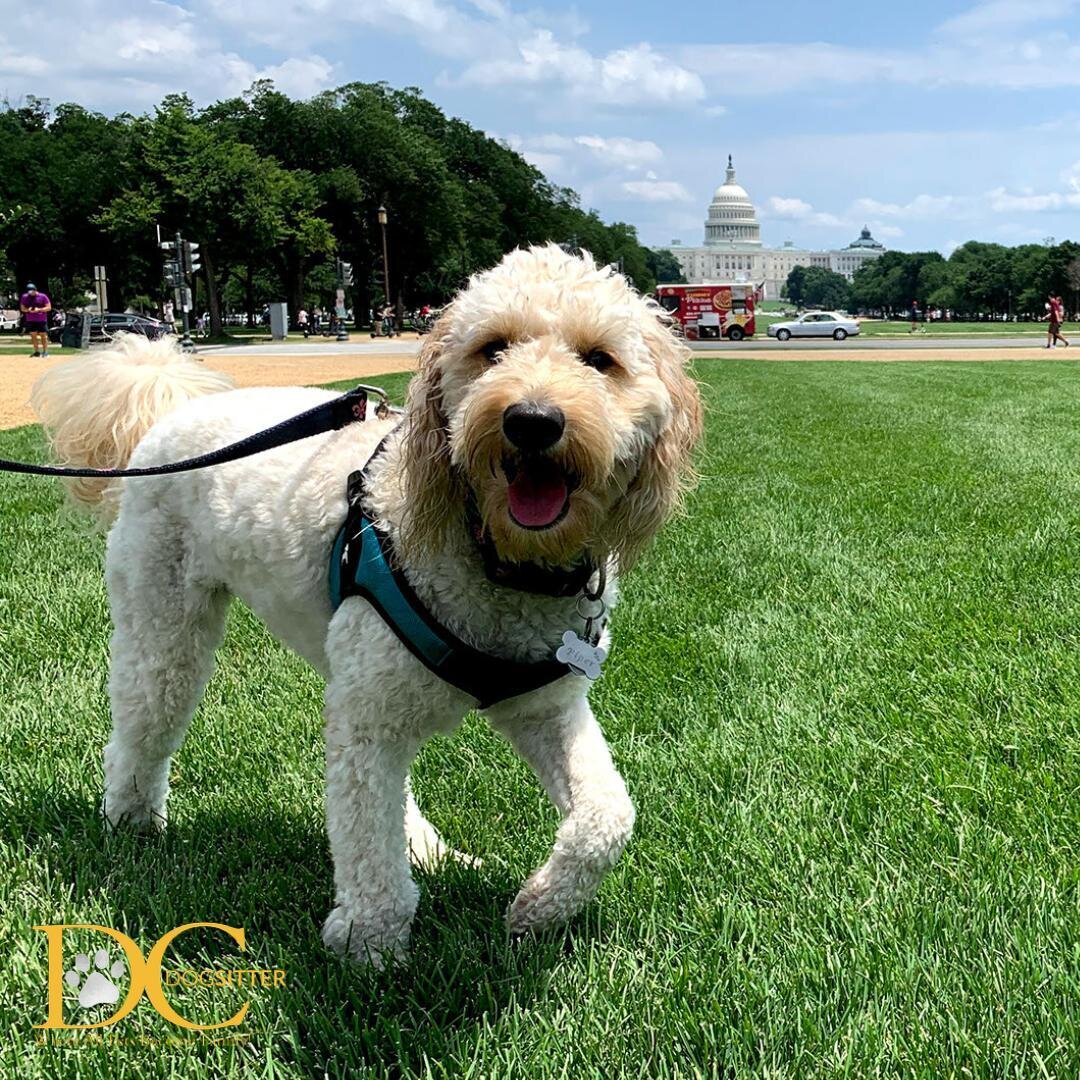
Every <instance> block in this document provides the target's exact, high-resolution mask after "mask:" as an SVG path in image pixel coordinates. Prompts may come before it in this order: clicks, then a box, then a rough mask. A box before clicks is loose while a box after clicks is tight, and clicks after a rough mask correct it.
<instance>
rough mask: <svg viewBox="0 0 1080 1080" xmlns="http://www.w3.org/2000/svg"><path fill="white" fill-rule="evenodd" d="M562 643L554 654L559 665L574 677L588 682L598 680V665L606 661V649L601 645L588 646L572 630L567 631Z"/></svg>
mask: <svg viewBox="0 0 1080 1080" xmlns="http://www.w3.org/2000/svg"><path fill="white" fill-rule="evenodd" d="M562 641H563V643H562V645H560V646H559V648H558V649H557V650H556V652H555V659H556V660H558V661H559V663H560V664H565V665H566V666H567V667H568V668H569V669H570V670H571V671H572V672H574V674H575V675H584V676H585V678H586V679H589V680H590V681H594V680H596V679H599V678H600V665H601V664H602V663H603V662H604V661H605V660H606V659H607V649H605V648H604V647H603V646H601V645H590V644H589V643H588V642H587V641H583V640H582V639H581V638H579V637H578V636H577V634H575V633H574V631H573V630H567V631H566V633H565V634H563V636H562Z"/></svg>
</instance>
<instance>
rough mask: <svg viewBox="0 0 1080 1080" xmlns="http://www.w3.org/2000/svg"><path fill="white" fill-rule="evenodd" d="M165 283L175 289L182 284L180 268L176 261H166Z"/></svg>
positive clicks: (164, 269) (164, 270) (164, 268)
mask: <svg viewBox="0 0 1080 1080" xmlns="http://www.w3.org/2000/svg"><path fill="white" fill-rule="evenodd" d="M163 275H164V278H165V283H166V284H167V285H171V286H172V287H173V288H175V287H176V286H177V285H179V284H180V267H179V266H178V265H177V262H176V260H175V259H166V260H165V266H164V267H163Z"/></svg>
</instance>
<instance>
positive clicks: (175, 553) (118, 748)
mask: <svg viewBox="0 0 1080 1080" xmlns="http://www.w3.org/2000/svg"><path fill="white" fill-rule="evenodd" d="M132 524H133V526H137V529H136V528H135V527H132V528H128V529H125V523H124V522H123V521H121V522H119V523H118V524H117V527H116V529H114V531H113V535H112V536H110V538H109V552H108V556H107V559H106V578H107V581H108V586H109V602H110V607H111V609H112V617H113V625H114V630H113V636H112V645H111V652H112V660H111V667H110V673H109V699H110V703H111V706H112V722H113V729H112V737H111V738H110V739H109V744H108V746H107V747H106V748H105V816H106V817H107V818H108V820H109V821H110V822H111V823H112V824H114V825H120V824H129V825H135V826H137V827H141V828H150V829H153V828H160V827H161V826H163V825H164V824H165V803H166V799H167V797H168V793H169V762H170V759H171V758H172V755H173V754H174V753H175V752H176V751H177V749H179V747H180V744H181V743H182V742H183V740H184V736H185V734H186V733H187V729H188V725H189V724H190V722H191V717H192V715H193V714H194V712H195V709H196V708H197V706H198V704H199V701H200V699H201V698H202V695H203V691H204V690H205V689H206V684H207V682H208V681H209V679H210V675H211V673H212V672H213V667H214V652H215V650H216V649H217V646H218V645H219V644H220V642H221V638H222V634H223V632H224V626H225V613H226V611H227V609H228V604H229V594H228V593H226V592H225V591H224V590H223V589H220V588H218V587H216V586H214V585H208V584H206V583H201V582H199V581H197V580H194V579H193V575H192V573H191V569H190V565H189V563H190V560H188V559H186V558H185V555H184V551H183V542H182V533H181V532H180V531H179V530H177V529H175V528H172V527H170V525H169V524H168V522H166V521H165V520H164V515H161V514H160V513H157V514H141V515H140V516H139V517H138V519H137V522H133V523H132Z"/></svg>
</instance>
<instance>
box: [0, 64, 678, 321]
mask: <svg viewBox="0 0 1080 1080" xmlns="http://www.w3.org/2000/svg"><path fill="white" fill-rule="evenodd" d="M0 156H2V158H3V168H0V274H4V275H6V280H4V281H3V282H2V288H3V291H9V290H10V289H12V288H13V287H14V285H15V283H16V282H17V281H21V280H23V279H29V278H33V279H34V280H36V281H39V282H46V283H47V285H48V287H49V288H50V289H51V290H52V291H53V293H54V294H55V295H56V296H57V297H58V299H59V300H60V302H61V303H62V304H63V303H67V304H72V303H77V302H79V300H80V299H81V296H82V295H83V294H84V293H85V290H86V288H87V286H88V285H89V282H90V275H91V272H92V267H93V266H95V265H98V264H103V265H105V266H106V267H107V270H108V274H109V288H110V299H111V300H112V301H113V305H114V306H116V305H117V304H124V303H132V302H146V303H151V304H154V305H156V304H157V303H158V302H159V301H160V300H161V299H163V298H165V297H166V295H167V289H166V286H165V283H164V280H163V277H162V264H163V260H162V255H161V252H160V251H159V250H158V248H157V236H156V228H155V227H156V226H160V228H161V232H162V235H163V236H166V237H168V236H171V235H172V234H173V233H175V232H176V231H177V230H180V231H182V232H183V233H184V235H185V237H187V238H189V239H191V240H195V241H197V242H198V243H199V244H200V245H201V251H200V254H201V256H202V261H203V271H202V275H201V279H200V283H199V296H198V297H197V303H198V304H199V306H200V307H205V308H207V309H208V310H209V311H210V314H211V322H212V329H213V330H214V332H219V331H220V329H221V313H222V307H223V304H226V303H228V304H232V305H234V306H239V307H242V308H244V309H246V310H248V311H251V310H253V309H254V308H255V306H256V304H258V305H260V306H261V304H262V303H263V302H265V301H267V300H270V299H285V300H287V301H288V303H289V304H290V306H291V307H293V308H294V309H295V308H296V307H298V306H300V305H301V304H303V303H308V304H311V303H314V302H318V300H319V299H320V297H321V299H322V302H324V303H325V302H326V300H327V298H328V296H327V293H328V292H329V290H331V289H332V287H333V270H332V266H333V258H334V256H335V255H338V256H340V257H341V258H343V259H344V260H346V261H347V262H350V263H352V264H353V266H354V273H355V279H356V287H355V290H354V295H353V300H354V303H355V305H356V307H357V309H358V310H361V311H362V310H366V309H367V308H368V307H369V306H372V305H373V304H375V303H378V302H381V301H382V300H383V296H382V293H383V291H384V290H383V284H382V282H383V273H382V235H381V229H380V226H379V224H378V222H377V215H376V212H377V209H378V208H379V206H385V207H386V210H387V215H388V226H387V244H388V248H389V259H388V263H389V276H390V293H391V297H390V298H391V300H394V301H396V300H397V299H398V298H399V297H400V298H401V299H402V300H403V301H404V302H405V303H406V304H407V305H417V304H420V303H423V302H432V303H442V302H443V301H445V300H446V299H448V298H449V296H451V295H452V294H453V292H454V291H455V290H456V289H457V288H458V287H459V286H461V285H462V284H464V282H465V281H466V279H467V278H468V276H469V275H470V274H472V273H474V272H475V271H477V270H479V269H482V268H484V267H487V266H490V265H492V264H493V263H495V262H497V261H498V259H499V258H500V257H501V256H502V255H503V254H504V253H505V252H507V251H509V250H511V249H512V248H514V247H515V246H519V245H525V244H533V243H544V242H547V241H554V242H556V243H560V244H564V245H566V246H568V247H572V248H584V249H587V250H589V251H590V252H592V254H593V255H594V256H595V257H596V259H597V260H598V261H599V262H601V263H616V264H618V265H619V266H621V267H622V269H623V272H624V273H625V274H626V275H627V276H628V277H629V278H630V279H631V280H632V281H633V283H634V284H635V285H636V286H637V287H638V289H640V290H642V291H649V290H651V289H652V288H653V287H654V285H655V283H656V280H657V277H658V276H659V274H660V273H664V274H665V275H671V274H673V273H674V274H676V275H677V274H678V267H677V264H676V266H675V267H674V269H673V268H672V266H671V265H670V263H671V262H674V260H673V259H670V260H664V259H662V258H659V259H658V256H657V254H656V253H654V252H650V251H647V250H646V249H645V248H643V247H642V246H641V244H640V243H639V242H638V238H637V233H636V231H635V229H634V227H633V226H632V225H628V224H626V223H623V222H615V223H611V224H609V223H605V222H604V221H602V220H601V219H600V217H599V215H598V214H596V213H595V212H594V211H591V210H586V209H584V208H583V207H582V206H581V204H580V200H579V199H578V196H577V194H576V193H575V192H574V191H572V190H570V189H568V188H563V187H559V186H557V185H555V184H552V183H551V182H550V181H549V180H548V179H547V178H546V177H545V176H544V175H543V174H542V173H541V172H540V171H539V170H537V169H536V168H534V167H533V166H532V165H530V164H529V163H528V162H526V161H525V160H524V159H523V158H522V157H521V156H520V155H519V154H517V153H515V152H514V151H513V150H511V149H510V148H509V147H508V146H507V145H506V144H504V143H501V142H499V141H497V140H495V139H492V138H491V137H489V136H487V135H485V134H484V133H483V132H480V131H477V130H476V129H475V128H473V127H471V126H470V125H469V124H467V123H465V122H464V121H462V120H458V119H455V118H453V117H448V116H446V115H445V114H444V113H443V112H442V111H441V110H439V109H438V108H437V107H436V106H435V105H433V104H432V103H431V102H430V101H428V100H426V99H425V98H424V97H423V95H422V94H421V93H420V91H419V90H417V89H415V88H407V89H403V90H398V89H393V88H391V87H389V86H387V85H386V84H384V83H375V84H369V83H350V84H348V85H346V86H342V87H340V88H338V89H336V90H332V91H327V92H325V93H322V94H319V95H318V96H316V97H314V98H312V99H310V100H305V101H298V100H293V99H291V98H289V97H288V96H287V95H285V94H283V93H281V92H280V91H278V90H276V89H275V88H274V86H273V85H272V84H271V83H269V82H265V81H264V82H258V83H256V84H255V85H254V86H252V87H251V89H250V90H248V91H247V92H246V93H245V94H243V95H241V96H240V97H236V98H230V99H228V100H226V101H220V102H217V103H215V104H213V105H211V106H209V107H207V108H204V109H198V108H196V107H195V105H194V104H193V103H192V101H191V100H190V99H189V98H187V97H186V96H184V95H172V96H169V97H167V98H166V99H165V100H164V101H162V102H161V104H160V105H159V106H158V107H157V108H156V109H155V110H154V112H153V114H152V115H147V116H132V115H128V114H121V115H118V116H114V117H106V116H102V115H100V114H98V113H94V112H90V111H88V110H86V109H84V108H82V107H81V106H79V105H70V104H65V105H60V106H57V107H56V108H55V109H52V108H51V107H50V106H49V103H48V102H46V101H42V100H40V99H35V98H30V99H28V101H27V104H26V105H25V106H23V107H21V108H4V109H0ZM671 279H672V280H674V278H671Z"/></svg>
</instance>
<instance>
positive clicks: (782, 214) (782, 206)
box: [761, 195, 847, 227]
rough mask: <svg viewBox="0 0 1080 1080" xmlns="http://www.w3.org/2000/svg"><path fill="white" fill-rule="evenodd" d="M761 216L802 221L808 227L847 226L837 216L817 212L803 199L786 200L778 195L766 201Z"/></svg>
mask: <svg viewBox="0 0 1080 1080" xmlns="http://www.w3.org/2000/svg"><path fill="white" fill-rule="evenodd" d="M761 216H762V217H765V218H769V217H774V218H780V219H781V220H786V221H801V222H803V223H804V224H807V225H824V226H829V227H834V226H835V227H839V226H841V225H845V224H847V222H845V221H843V220H842V219H841V218H838V217H837V216H836V215H835V214H830V213H827V212H825V211H821V210H815V209H814V208H813V207H812V206H811V205H810V204H809V203H808V202H804V201H803V200H802V199H793V198H784V197H782V196H777V195H773V196H770V198H769V199H767V200H766V203H765V208H764V209H763V210H762V212H761Z"/></svg>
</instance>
